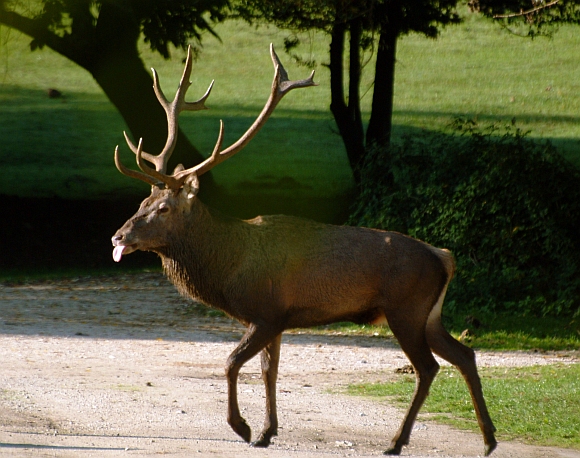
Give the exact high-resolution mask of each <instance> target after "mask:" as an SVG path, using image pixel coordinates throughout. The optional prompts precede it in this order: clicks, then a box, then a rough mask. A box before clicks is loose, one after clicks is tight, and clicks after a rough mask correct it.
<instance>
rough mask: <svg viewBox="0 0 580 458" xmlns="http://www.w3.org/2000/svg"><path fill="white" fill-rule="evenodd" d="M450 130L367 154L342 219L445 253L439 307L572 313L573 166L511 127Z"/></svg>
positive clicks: (577, 230) (579, 201) (578, 292)
mask: <svg viewBox="0 0 580 458" xmlns="http://www.w3.org/2000/svg"><path fill="white" fill-rule="evenodd" d="M454 128H455V130H454V132H453V134H452V135H445V134H442V133H424V134H422V135H418V136H414V137H412V138H406V139H404V140H403V141H402V143H401V144H398V145H392V146H391V147H390V148H388V149H379V148H376V149H374V150H371V151H369V154H368V157H367V160H366V162H365V164H364V165H363V167H362V170H361V174H362V185H361V193H360V197H359V199H358V201H357V203H356V204H355V210H354V212H353V214H352V216H351V219H350V223H351V224H356V225H361V226H370V227H377V228H382V229H388V230H396V231H400V232H403V233H406V234H409V235H411V236H413V237H416V238H419V239H422V240H425V241H427V242H429V243H431V244H433V245H436V246H440V247H446V248H449V249H450V250H452V251H453V253H454V255H455V257H456V260H457V273H456V277H455V279H454V281H453V282H452V283H451V286H450V288H449V293H448V296H447V297H448V305H447V308H448V310H449V309H450V308H451V309H452V310H453V309H457V310H463V311H468V310H470V311H471V310H473V309H477V310H480V311H486V312H494V313H495V312H500V311H510V312H517V313H526V314H528V313H532V314H537V315H560V316H566V315H576V316H578V315H579V314H580V313H579V310H580V309H579V304H580V171H579V170H578V169H576V168H575V167H574V166H573V165H571V164H569V163H568V162H566V161H565V160H564V159H563V158H562V157H561V156H560V155H559V154H558V153H557V152H556V151H555V149H554V148H553V147H552V146H551V145H550V144H549V143H538V142H534V141H531V140H529V139H527V138H525V134H524V133H523V132H521V131H520V130H519V129H517V128H516V127H515V126H514V123H512V125H509V126H507V127H503V128H501V129H500V128H498V127H497V126H488V127H485V128H481V127H479V126H478V125H477V123H475V122H473V121H466V120H457V121H456V122H455V123H454Z"/></svg>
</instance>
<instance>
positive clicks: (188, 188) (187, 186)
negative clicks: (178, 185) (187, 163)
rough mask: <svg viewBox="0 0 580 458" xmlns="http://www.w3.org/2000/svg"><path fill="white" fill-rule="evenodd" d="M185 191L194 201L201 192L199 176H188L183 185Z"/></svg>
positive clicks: (193, 174) (192, 174)
mask: <svg viewBox="0 0 580 458" xmlns="http://www.w3.org/2000/svg"><path fill="white" fill-rule="evenodd" d="M183 189H184V191H185V192H187V198H188V199H193V198H194V197H195V196H196V195H197V193H198V191H199V179H198V178H197V174H195V173H191V174H190V175H188V177H187V178H186V179H185V182H184V183H183Z"/></svg>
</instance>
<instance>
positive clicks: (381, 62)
mask: <svg viewBox="0 0 580 458" xmlns="http://www.w3.org/2000/svg"><path fill="white" fill-rule="evenodd" d="M398 35H399V31H398V29H397V28H396V27H394V26H393V25H392V24H388V25H384V26H383V28H382V30H381V36H380V38H379V49H378V52H377V62H376V67H375V84H374V90H373V102H372V111H371V118H370V121H369V125H368V128H367V134H366V143H367V147H369V146H371V145H373V144H376V145H380V146H387V145H388V144H389V142H390V141H391V131H392V122H393V121H392V119H393V94H394V88H395V62H396V50H397V37H398Z"/></svg>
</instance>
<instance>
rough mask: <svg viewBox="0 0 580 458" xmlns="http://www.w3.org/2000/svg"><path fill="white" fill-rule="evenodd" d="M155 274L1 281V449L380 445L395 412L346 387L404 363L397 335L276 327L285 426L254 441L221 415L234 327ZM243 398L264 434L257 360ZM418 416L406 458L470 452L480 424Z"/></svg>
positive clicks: (506, 447) (109, 452)
mask: <svg viewBox="0 0 580 458" xmlns="http://www.w3.org/2000/svg"><path fill="white" fill-rule="evenodd" d="M186 304H187V303H186V301H185V300H184V299H183V298H181V297H179V296H178V295H177V293H176V292H175V291H174V289H173V287H172V286H171V285H170V284H169V283H168V282H167V281H166V280H165V279H164V278H163V277H162V275H161V274H156V273H151V274H139V275H118V276H116V277H92V278H91V277H86V278H77V279H70V280H59V281H46V282H31V283H22V284H6V283H5V284H3V285H0V361H1V363H0V455H1V456H18V457H29V456H31V457H38V456H46V457H53V456H56V457H79V456H80V457H89V456H94V457H119V456H123V457H124V456H139V457H149V456H158V455H167V456H173V457H191V456H209V457H240V458H244V457H276V458H278V457H296V458H302V457H321V458H323V457H336V456H380V455H381V454H382V451H383V450H385V449H386V447H387V446H388V444H389V441H390V438H391V437H392V436H393V435H394V433H395V432H396V430H397V428H398V426H399V422H400V421H401V419H402V416H403V412H402V411H400V410H398V409H396V408H394V407H392V406H391V405H389V404H388V403H386V402H380V401H377V400H367V399H364V398H359V397H350V396H347V395H345V394H344V389H345V387H346V386H347V385H348V384H350V383H353V382H359V381H379V380H381V381H384V380H387V379H389V378H392V377H396V375H395V374H394V370H395V369H396V368H398V367H401V366H404V365H406V364H408V363H407V360H406V358H405V356H404V355H403V353H402V352H401V351H400V349H399V348H398V346H397V345H396V342H395V341H393V340H389V339H385V338H379V337H376V338H373V337H360V336H359V337H353V336H345V335H311V334H300V333H293V334H288V335H285V337H284V339H283V346H282V360H281V364H280V377H279V381H278V404H279V408H278V411H279V418H280V428H279V435H278V437H276V438H274V441H273V444H272V445H271V446H270V448H268V449H265V450H263V449H253V448H250V447H249V446H248V445H247V444H245V443H244V442H243V441H242V440H241V439H240V438H239V437H237V436H236V435H235V433H233V432H232V430H231V429H230V428H229V426H228V425H227V423H226V383H225V378H224V374H223V366H224V364H225V361H226V358H227V356H228V354H229V353H230V352H231V351H232V350H233V349H234V348H235V346H236V342H237V341H238V340H239V339H240V337H241V335H242V332H243V328H241V327H240V326H239V325H237V324H236V323H235V322H232V321H230V320H228V319H226V318H221V317H207V316H200V315H198V314H192V313H190V312H188V311H189V310H191V307H190V308H187V307H186ZM575 361H576V362H577V355H574V354H538V353H497V352H479V353H478V363H479V365H481V366H491V365H493V366H498V365H506V366H525V365H536V364H551V363H554V362H568V363H570V362H575ZM239 393H240V405H241V407H242V412H243V415H244V416H245V417H246V419H247V420H248V422H249V423H250V425H251V426H252V427H253V430H254V431H255V432H256V431H259V429H260V426H261V422H262V420H263V413H264V394H263V386H262V383H261V378H260V369H259V362H258V360H257V358H255V359H254V360H252V361H250V362H249V363H248V364H247V365H246V366H245V367H244V370H243V372H242V374H241V382H240V385H239ZM426 418H427V417H426V416H421V417H420V419H419V420H418V421H417V423H416V424H415V428H414V431H413V434H412V436H411V444H410V445H409V446H408V447H406V448H405V449H404V450H403V456H415V457H453V458H459V457H476V456H480V455H481V454H482V452H483V442H482V438H481V436H480V435H479V434H474V433H468V432H462V431H457V430H454V429H452V428H450V427H447V426H441V425H437V424H435V423H432V422H430V421H429V420H428V419H426ZM493 456H495V457H497V458H503V457H518V458H519V457H528V458H539V457H547V458H552V457H554V458H555V457H567V458H580V453H579V452H577V451H572V450H565V449H558V448H550V447H535V446H529V445H524V444H520V443H517V442H500V444H499V446H498V449H497V450H496V451H495V452H494V455H493Z"/></svg>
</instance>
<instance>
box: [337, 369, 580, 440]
mask: <svg viewBox="0 0 580 458" xmlns="http://www.w3.org/2000/svg"><path fill="white" fill-rule="evenodd" d="M479 372H480V376H481V378H482V384H483V389H484V394H485V398H486V401H487V404H488V408H489V411H490V414H491V417H492V419H493V421H494V424H495V426H496V428H497V437H498V439H499V440H500V441H501V440H521V441H523V442H526V443H530V444H536V445H547V446H558V447H568V448H574V449H580V422H579V421H578V418H579V413H580V364H570V365H563V364H558V365H549V366H534V367H518V368H505V367H497V368H489V367H484V368H480V369H479ZM414 387H415V377H414V376H412V375H399V376H397V379H396V380H393V381H391V382H389V383H377V384H360V385H352V386H350V387H349V388H348V392H349V393H350V394H353V395H363V396H371V397H380V398H385V397H386V399H387V400H388V401H390V402H394V403H395V404H397V405H399V406H400V407H402V408H403V407H407V406H408V403H409V400H410V397H411V394H412V393H413V389H414ZM421 412H422V413H420V414H419V420H421V419H430V420H436V421H438V422H442V423H446V424H450V425H452V426H454V427H456V428H459V429H468V430H472V431H479V429H478V426H477V422H476V419H475V413H474V411H473V405H472V403H471V399H470V397H469V393H468V391H467V386H466V384H465V382H464V380H463V378H462V377H461V375H460V374H459V372H457V370H455V369H453V368H449V367H444V368H443V369H442V370H441V372H440V373H439V374H438V376H437V377H436V378H435V381H434V382H433V385H432V387H431V389H430V393H429V396H428V397H427V400H426V401H425V404H424V406H423V408H422V410H421Z"/></svg>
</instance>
